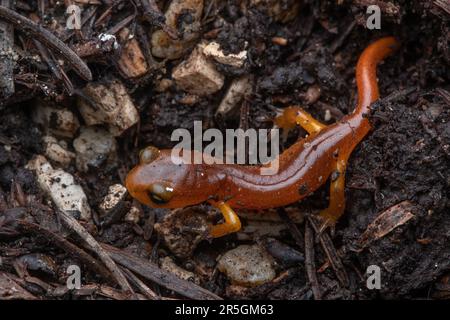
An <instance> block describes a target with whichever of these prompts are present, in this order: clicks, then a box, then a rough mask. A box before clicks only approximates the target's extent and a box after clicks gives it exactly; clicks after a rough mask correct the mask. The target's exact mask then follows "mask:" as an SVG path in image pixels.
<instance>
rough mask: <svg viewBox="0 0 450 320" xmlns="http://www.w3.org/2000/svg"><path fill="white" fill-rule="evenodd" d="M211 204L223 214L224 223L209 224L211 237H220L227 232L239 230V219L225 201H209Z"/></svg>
mask: <svg viewBox="0 0 450 320" xmlns="http://www.w3.org/2000/svg"><path fill="white" fill-rule="evenodd" d="M211 204H212V205H214V206H215V207H217V208H218V209H219V210H220V212H221V213H222V215H223V219H224V220H225V222H224V223H221V224H218V225H215V226H211V229H210V231H209V235H210V236H211V237H212V238H220V237H223V236H226V235H227V234H230V233H234V232H237V231H239V230H241V221H240V220H239V217H238V215H237V214H236V212H234V210H233V209H232V208H231V207H230V206H229V205H228V204H226V203H225V202H211Z"/></svg>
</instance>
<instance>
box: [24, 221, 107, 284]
mask: <svg viewBox="0 0 450 320" xmlns="http://www.w3.org/2000/svg"><path fill="white" fill-rule="evenodd" d="M17 224H18V225H19V226H20V227H21V228H23V229H24V230H25V231H28V232H33V233H35V234H39V235H41V236H43V237H45V238H46V239H47V240H49V241H51V242H52V243H53V244H54V245H56V246H57V247H59V248H60V249H62V250H64V251H65V252H67V253H69V254H71V255H72V256H73V257H76V258H78V259H80V260H81V261H82V262H83V263H85V264H86V266H87V267H89V268H91V269H92V271H93V272H95V273H96V274H99V275H101V276H102V277H103V278H104V279H105V280H108V281H111V282H114V279H112V277H111V273H110V272H109V271H108V269H106V268H105V267H104V266H103V265H101V264H100V263H98V261H97V260H96V259H94V258H93V257H92V256H91V255H90V254H88V253H86V252H85V251H84V250H82V249H80V248H78V247H77V246H76V245H74V244H72V243H70V242H69V241H67V240H66V239H64V238H63V237H61V236H60V235H58V234H56V233H54V232H51V231H50V230H47V229H46V228H43V227H42V226H40V225H38V224H35V223H32V222H28V221H25V220H18V221H17Z"/></svg>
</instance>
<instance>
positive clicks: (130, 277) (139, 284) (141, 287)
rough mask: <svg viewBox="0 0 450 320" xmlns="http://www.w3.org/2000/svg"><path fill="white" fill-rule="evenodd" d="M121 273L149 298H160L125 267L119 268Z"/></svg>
mask: <svg viewBox="0 0 450 320" xmlns="http://www.w3.org/2000/svg"><path fill="white" fill-rule="evenodd" d="M121 269H122V271H123V273H124V274H125V277H127V279H128V280H129V281H130V282H131V283H132V284H134V286H136V287H137V288H138V289H139V290H140V291H141V293H142V294H143V295H144V296H146V297H147V298H148V299H150V300H161V298H160V297H159V296H158V295H157V294H156V293H155V292H153V290H152V289H150V288H149V287H148V286H147V285H146V284H145V283H144V282H142V281H141V280H140V279H139V278H138V277H136V276H135V275H134V274H133V273H132V272H131V271H130V270H128V269H127V268H125V267H122V268H121Z"/></svg>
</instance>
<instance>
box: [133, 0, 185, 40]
mask: <svg viewBox="0 0 450 320" xmlns="http://www.w3.org/2000/svg"><path fill="white" fill-rule="evenodd" d="M140 3H141V5H142V9H143V18H144V20H145V21H147V22H148V23H150V24H151V25H152V26H155V27H160V28H162V29H163V30H164V32H166V33H167V35H168V36H169V37H171V38H172V39H174V40H177V39H179V38H180V35H179V34H178V32H177V30H175V29H173V28H172V27H170V26H168V25H167V24H166V17H165V16H164V14H163V13H162V12H161V10H159V8H158V5H157V4H156V1H155V0H141V1H140Z"/></svg>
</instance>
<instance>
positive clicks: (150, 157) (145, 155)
mask: <svg viewBox="0 0 450 320" xmlns="http://www.w3.org/2000/svg"><path fill="white" fill-rule="evenodd" d="M159 152H160V151H159V149H158V148H156V147H153V146H150V147H147V148H145V149H144V150H142V151H141V152H140V153H139V162H140V163H141V164H148V163H150V162H153V161H155V159H156V158H158V156H159Z"/></svg>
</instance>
